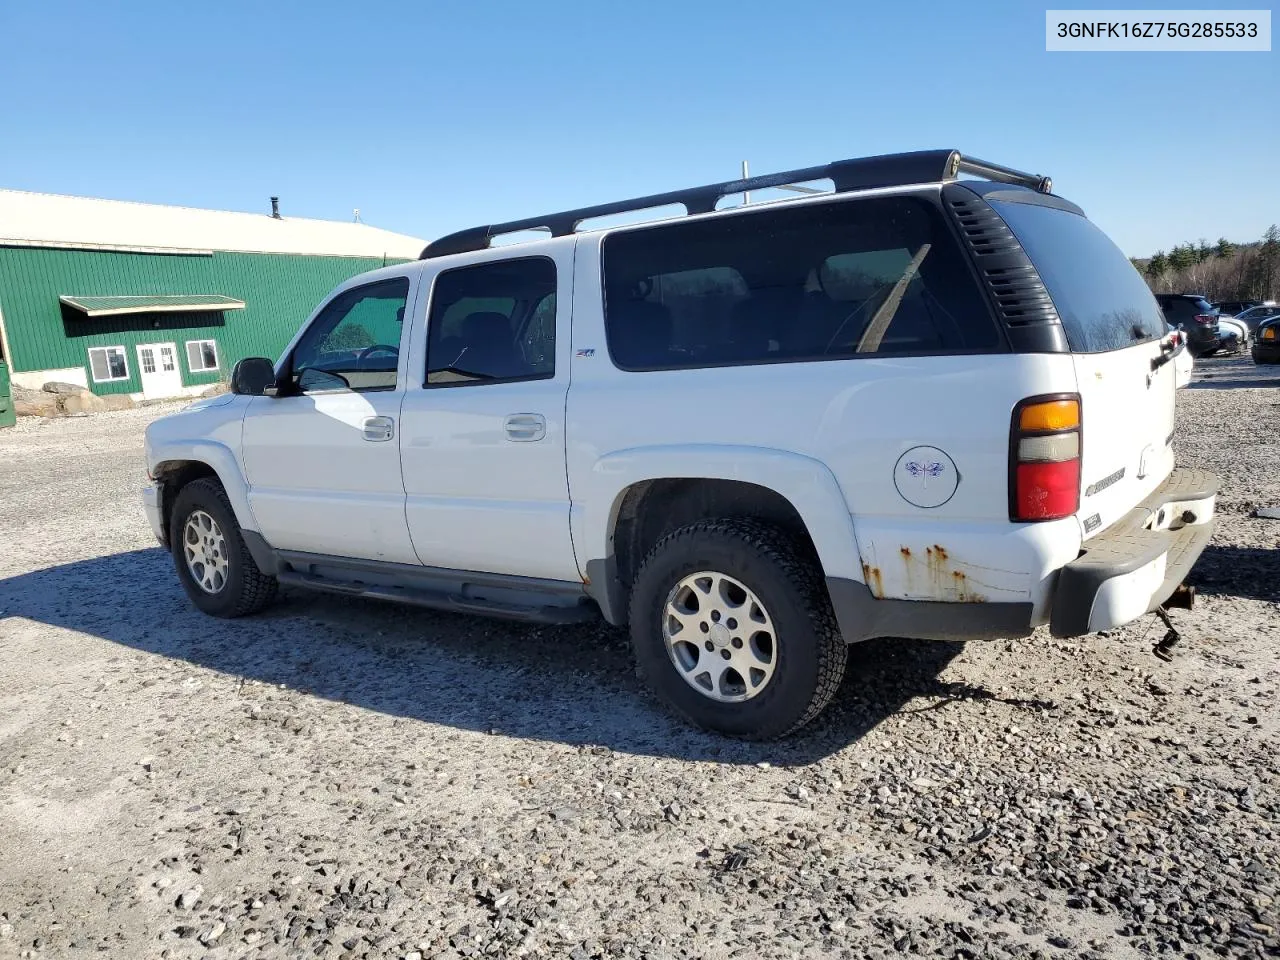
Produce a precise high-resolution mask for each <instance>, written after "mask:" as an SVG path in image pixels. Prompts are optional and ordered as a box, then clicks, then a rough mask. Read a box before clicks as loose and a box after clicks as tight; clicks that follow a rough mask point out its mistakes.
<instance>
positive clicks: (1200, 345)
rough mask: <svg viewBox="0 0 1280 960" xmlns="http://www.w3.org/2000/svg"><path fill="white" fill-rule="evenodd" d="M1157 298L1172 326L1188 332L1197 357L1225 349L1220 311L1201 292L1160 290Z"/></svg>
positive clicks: (1189, 341) (1188, 342)
mask: <svg viewBox="0 0 1280 960" xmlns="http://www.w3.org/2000/svg"><path fill="white" fill-rule="evenodd" d="M1156 301H1157V302H1158V303H1159V304H1160V309H1161V310H1163V311H1164V318H1165V320H1167V321H1168V322H1169V325H1170V326H1174V327H1177V328H1178V329H1179V330H1181V331H1182V332H1183V334H1185V335H1186V338H1187V349H1188V350H1190V351H1191V355H1192V356H1193V357H1207V356H1209V354H1211V353H1217V352H1218V351H1219V350H1220V349H1222V337H1221V333H1220V331H1219V328H1218V311H1217V310H1216V309H1215V308H1214V306H1213V304H1211V303H1210V302H1209V301H1208V300H1206V299H1205V298H1204V297H1202V296H1200V295H1199V294H1198V293H1157V294H1156Z"/></svg>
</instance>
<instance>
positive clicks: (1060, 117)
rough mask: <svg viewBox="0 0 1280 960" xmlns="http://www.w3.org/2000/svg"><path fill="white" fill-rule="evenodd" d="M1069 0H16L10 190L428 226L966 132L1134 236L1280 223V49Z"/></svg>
mask: <svg viewBox="0 0 1280 960" xmlns="http://www.w3.org/2000/svg"><path fill="white" fill-rule="evenodd" d="M1131 2H1132V0H1131ZM1058 5H1060V4H1055V6H1058ZM1203 5H1204V3H1203V0H1202V2H1201V6H1203ZM1045 6H1046V4H1043V3H1039V4H1035V3H1017V4H1012V3H989V4H986V5H985V6H983V5H976V4H963V5H961V4H941V3H912V2H893V3H887V2H886V3H877V4H860V3H855V2H848V0H841V2H830V3H811V2H804V0H793V2H791V3H786V4H777V3H767V4H766V3H762V2H756V0H736V2H732V3H730V2H719V0H683V2H668V0H644V2H636V3H632V2H622V3H610V2H607V0H593V2H580V3H579V2H557V0H544V2H538V3H533V2H525V3H517V2H508V0H487V2H483V3H481V2H471V3H465V2H443V0H418V2H415V3H409V4H398V3H390V2H386V3H378V4H361V3H351V2H346V3H334V2H329V0H314V2H311V3H306V4H301V3H300V4H287V3H283V2H281V3H274V2H268V0H259V2H256V3H252V4H248V3H237V2H219V3H203V4H187V3H173V2H166V3H163V4H160V3H157V4H151V3H144V2H140V0H134V2H130V3H128V4H114V3H111V4H108V3H63V2H58V0H45V2H41V3H19V2H17V0H7V2H0V37H3V38H4V55H3V57H0V90H3V91H4V96H3V98H0V186H3V187H10V188H17V189H25V190H42V191H48V192H53V193H70V194H81V195H89V196H100V197H112V198H118V199H129V200H144V201H150V202H156V203H175V204H184V205H189V206H202V207H215V208H221V209H231V210H263V211H265V210H266V209H267V206H268V203H267V197H268V196H269V195H271V194H278V195H279V196H280V197H281V206H282V209H283V211H284V212H285V213H286V214H292V215H296V216H312V217H326V218H332V219H347V218H349V217H350V216H351V211H352V208H355V207H359V208H360V210H361V215H362V219H364V220H365V221H366V222H368V223H372V224H376V225H378V226H382V227H386V228H388V229H392V230H397V231H400V232H404V233H409V234H412V235H414V236H420V237H425V238H428V239H429V238H431V237H433V236H437V235H440V234H443V233H447V232H449V231H451V230H455V229H458V228H461V227H464V226H470V225H473V224H476V223H485V222H490V221H494V220H503V219H512V218H516V217H521V216H527V215H533V214H538V213H544V212H547V211H549V210H554V209H562V208H565V207H575V206H581V205H585V204H589V203H597V202H604V201H608V200H614V199H620V198H623V197H627V196H633V195H637V194H644V193H650V192H656V191H662V190H668V189H674V188H678V187H682V186H689V185H693V184H696V183H704V182H709V181H715V180H722V179H729V178H732V177H734V176H736V174H737V172H738V168H739V164H740V162H741V161H742V160H743V159H749V160H750V162H751V169H752V172H753V173H766V172H769V171H772V170H777V169H783V168H788V167H796V166H807V165H811V164H816V163H822V162H825V161H828V160H834V159H838V158H842V157H848V156H861V155H867V154H873V153H884V152H893V151H897V150H910V149H921V148H929V147H957V148H959V149H961V150H963V151H965V152H967V153H972V154H973V155H975V156H978V157H982V158H984V159H990V160H994V161H998V162H1003V163H1007V164H1010V165H1012V166H1017V167H1021V168H1023V169H1028V170H1034V171H1037V172H1042V173H1048V174H1050V175H1052V176H1053V178H1054V181H1055V184H1056V188H1057V190H1058V191H1059V192H1061V193H1062V194H1063V195H1064V196H1067V197H1068V198H1070V199H1072V200H1074V201H1076V202H1077V203H1079V204H1080V205H1081V206H1083V207H1084V208H1085V210H1086V212H1088V213H1089V214H1090V216H1092V217H1093V219H1094V220H1096V221H1097V222H1098V223H1099V224H1100V225H1101V226H1102V227H1103V228H1104V229H1105V230H1107V231H1108V233H1110V234H1111V236H1112V237H1113V238H1114V239H1115V240H1116V241H1117V242H1118V243H1119V244H1120V246H1121V247H1122V248H1124V250H1125V251H1126V252H1127V253H1129V254H1131V255H1143V254H1147V253H1150V252H1152V251H1153V250H1154V249H1155V248H1156V247H1166V248H1167V247H1168V246H1170V245H1171V244H1173V243H1175V242H1178V241H1182V240H1195V239H1197V238H1199V237H1207V238H1209V239H1210V240H1214V239H1216V238H1217V237H1218V236H1220V235H1225V236H1227V237H1229V238H1231V239H1233V240H1243V239H1253V238H1256V237H1257V236H1258V235H1260V234H1261V233H1262V231H1263V230H1264V229H1265V228H1266V226H1267V225H1268V224H1270V223H1272V222H1275V221H1280V185H1278V180H1277V177H1276V172H1277V169H1278V167H1280V122H1278V121H1280V96H1277V91H1280V71H1278V70H1277V60H1276V58H1277V56H1278V54H1277V53H1275V52H1272V53H1147V54H1142V53H1076V54H1068V53H1046V52H1045V50H1044V11H1045Z"/></svg>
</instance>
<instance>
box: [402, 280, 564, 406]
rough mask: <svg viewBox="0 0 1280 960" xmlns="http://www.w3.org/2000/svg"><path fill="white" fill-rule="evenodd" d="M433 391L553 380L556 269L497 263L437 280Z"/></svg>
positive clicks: (429, 381)
mask: <svg viewBox="0 0 1280 960" xmlns="http://www.w3.org/2000/svg"><path fill="white" fill-rule="evenodd" d="M427 330H428V333H427V371H426V385H427V386H428V387H452V386H463V385H468V384H471V385H474V384H485V383H508V382H511V381H513V380H545V379H550V378H551V377H553V376H555V362H556V358H555V348H556V266H555V262H554V261H552V260H549V259H547V258H545V257H528V258H520V259H514V260H495V261H493V262H491V263H481V264H476V265H475V266H471V267H459V268H457V269H455V270H446V271H445V272H443V273H441V274H440V276H439V277H438V278H436V282H435V289H434V290H433V292H432V295H431V310H430V313H429V316H428V322H427Z"/></svg>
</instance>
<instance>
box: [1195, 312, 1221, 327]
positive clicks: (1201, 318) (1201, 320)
mask: <svg viewBox="0 0 1280 960" xmlns="http://www.w3.org/2000/svg"><path fill="white" fill-rule="evenodd" d="M1217 322H1218V318H1217V317H1215V316H1214V315H1213V314H1212V313H1197V314H1196V323H1198V324H1200V326H1202V327H1208V326H1211V325H1212V324H1215V323H1217Z"/></svg>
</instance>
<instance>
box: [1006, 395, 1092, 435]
mask: <svg viewBox="0 0 1280 960" xmlns="http://www.w3.org/2000/svg"><path fill="white" fill-rule="evenodd" d="M1018 426H1019V427H1021V428H1022V429H1023V430H1074V429H1075V428H1076V427H1078V426H1080V401H1079V400H1046V401H1045V402H1043V403H1029V404H1027V405H1026V406H1025V407H1023V408H1022V412H1021V414H1020V416H1019V418H1018Z"/></svg>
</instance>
